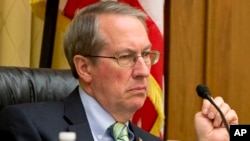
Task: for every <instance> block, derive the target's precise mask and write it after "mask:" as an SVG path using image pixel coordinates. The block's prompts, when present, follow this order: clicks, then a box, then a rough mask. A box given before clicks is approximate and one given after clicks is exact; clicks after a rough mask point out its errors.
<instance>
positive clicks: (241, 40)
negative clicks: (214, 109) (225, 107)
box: [206, 0, 250, 124]
mask: <svg viewBox="0 0 250 141" xmlns="http://www.w3.org/2000/svg"><path fill="white" fill-rule="evenodd" d="M208 11H209V13H208V15H209V16H208V31H209V32H208V36H207V37H208V38H207V47H208V48H207V74H206V78H207V83H208V85H209V86H210V88H211V91H212V92H213V95H214V96H216V95H220V96H222V97H223V98H224V99H225V101H226V102H227V103H229V104H230V106H231V107H232V108H233V109H235V110H236V112H237V113H238V116H239V118H240V123H248V124H249V123H250V113H249V108H250V102H249V94H250V92H249V84H250V73H249V72H250V46H249V45H250V1H249V0H238V1H234V0H227V1H218V0H212V1H210V3H209V10H208Z"/></svg>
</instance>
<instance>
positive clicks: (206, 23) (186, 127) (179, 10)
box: [166, 0, 250, 141]
mask: <svg viewBox="0 0 250 141" xmlns="http://www.w3.org/2000/svg"><path fill="white" fill-rule="evenodd" d="M170 9H171V12H170V18H169V19H168V20H170V29H169V31H170V35H169V36H170V40H169V55H170V56H169V60H166V61H168V65H169V66H168V67H167V68H168V70H166V71H167V72H168V74H167V79H168V81H167V82H168V84H167V88H168V89H167V90H166V93H167V94H166V95H167V96H168V97H167V103H168V105H167V106H168V112H167V113H166V116H167V122H166V125H167V128H166V134H167V139H178V140H182V141H193V140H195V132H194V122H193V119H194V114H195V113H196V112H198V111H199V110H200V108H201V99H200V98H199V97H198V96H197V94H196V92H195V88H196V86H197V85H198V84H199V83H205V84H207V85H208V86H209V88H210V91H211V93H212V96H222V97H223V98H224V100H225V101H226V102H227V103H229V104H230V106H231V107H232V108H233V109H235V110H236V112H237V113H238V116H239V121H240V123H242V124H243V123H246V124H250V113H249V110H248V109H249V108H250V102H248V100H249V98H248V97H249V93H250V92H249V84H250V73H249V72H250V47H249V45H250V16H249V15H250V1H249V0H237V1H235V0H223V1H221V0H209V1H201V0H172V1H171V5H170ZM166 20H167V19H166Z"/></svg>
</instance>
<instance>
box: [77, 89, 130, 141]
mask: <svg viewBox="0 0 250 141" xmlns="http://www.w3.org/2000/svg"><path fill="white" fill-rule="evenodd" d="M79 93H80V97H81V101H82V103H83V106H84V109H85V111H86V115H87V119H88V122H89V125H90V129H91V132H92V135H93V137H94V140H95V141H114V139H113V138H112V136H111V134H110V130H107V129H108V128H109V127H110V126H111V125H112V124H114V123H115V122H116V121H115V119H114V118H113V117H112V116H111V115H110V114H109V113H108V112H107V111H106V110H105V109H104V108H103V107H102V106H101V105H100V104H99V103H98V102H97V101H96V100H95V99H94V98H93V97H91V96H89V95H88V94H87V93H86V92H85V91H84V90H83V89H82V88H81V87H79ZM128 124H129V122H127V123H126V125H127V126H128ZM128 134H129V140H130V141H133V140H134V134H133V133H132V131H131V130H130V129H129V131H128Z"/></svg>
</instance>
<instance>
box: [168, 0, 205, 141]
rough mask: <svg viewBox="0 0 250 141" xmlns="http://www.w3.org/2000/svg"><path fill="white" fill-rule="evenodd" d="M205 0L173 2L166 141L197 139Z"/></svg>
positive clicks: (202, 64)
mask: <svg viewBox="0 0 250 141" xmlns="http://www.w3.org/2000/svg"><path fill="white" fill-rule="evenodd" d="M204 12H205V7H204V1H200V0H188V1H187V0H173V1H171V18H170V49H169V51H170V53H169V54H170V57H169V59H170V60H169V70H168V71H169V73H168V79H169V84H168V90H167V92H168V97H167V100H168V113H167V116H168V121H167V128H166V132H167V139H178V140H190V141H191V140H194V134H195V133H194V122H193V119H194V114H195V113H196V112H198V111H199V109H200V105H201V99H200V98H199V97H198V96H197V94H196V91H195V88H196V86H197V85H198V84H199V83H201V82H202V81H203V76H204V75H203V68H204V67H203V66H204V57H203V53H204V15H205V13H204Z"/></svg>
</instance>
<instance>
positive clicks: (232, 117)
mask: <svg viewBox="0 0 250 141" xmlns="http://www.w3.org/2000/svg"><path fill="white" fill-rule="evenodd" d="M225 118H226V120H227V121H228V123H229V124H230V125H234V124H238V122H239V121H238V116H237V113H236V112H235V111H234V110H232V109H231V110H230V111H229V112H228V113H227V114H226V117H225Z"/></svg>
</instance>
